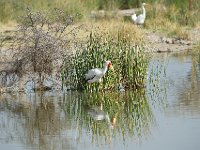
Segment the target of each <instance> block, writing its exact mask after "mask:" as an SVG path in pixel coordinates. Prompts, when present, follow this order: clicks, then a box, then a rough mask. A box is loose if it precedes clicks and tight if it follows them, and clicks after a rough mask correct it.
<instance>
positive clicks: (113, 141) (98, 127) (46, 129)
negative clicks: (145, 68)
mask: <svg viewBox="0 0 200 150" xmlns="http://www.w3.org/2000/svg"><path fill="white" fill-rule="evenodd" d="M198 57H199V56H198ZM198 57H197V56H193V55H190V56H188V55H182V56H176V55H170V56H169V55H165V56H162V57H156V58H153V59H152V61H151V62H150V64H149V74H148V75H149V76H148V80H147V86H146V89H144V90H139V91H135V92H133V91H129V92H128V91H126V92H123V93H121V92H117V93H109V92H108V93H84V92H83V93H78V92H68V93H55V92H53V91H50V92H45V93H28V94H24V93H4V94H1V95H0V135H1V137H0V143H1V144H0V145H1V148H2V149H15V148H16V147H18V148H19V149H48V150H51V149H133V148H134V149H139V150H141V149H145V150H146V149H167V147H166V148H165V146H169V145H170V146H169V147H170V148H169V147H168V149H175V148H177V147H183V149H184V147H186V146H188V145H189V147H190V146H191V147H192V146H194V145H195V144H196V145H198V143H199V142H197V140H198V139H199V138H200V137H199V135H200V134H199V133H198V131H199V130H198V127H199V125H200V120H198V118H200V101H199V99H200V92H199V90H200V84H199V83H200V67H199V66H200V65H199V64H200V63H199V60H198ZM163 112H164V113H163ZM177 114H178V115H177ZM180 116H184V117H185V118H184V119H183V120H182V119H180ZM188 117H189V118H190V117H193V119H192V120H188ZM174 118H175V119H174ZM194 118H195V119H194ZM177 125H178V127H177ZM157 127H158V128H157ZM193 127H194V128H193ZM182 131H184V132H182ZM158 132H159V133H158ZM186 135H189V136H187V138H185V137H186ZM193 135H194V136H195V137H196V138H193ZM152 137H154V138H152ZM146 139H147V141H148V142H147V141H145V140H146ZM177 139H179V140H177ZM195 139H196V140H195ZM176 140H177V141H176ZM169 141H170V142H169ZM91 143H92V144H91ZM159 143H160V144H159ZM169 143H170V144H169ZM15 145H17V146H15ZM138 145H140V146H141V147H139V148H138ZM155 147H157V148H155Z"/></svg>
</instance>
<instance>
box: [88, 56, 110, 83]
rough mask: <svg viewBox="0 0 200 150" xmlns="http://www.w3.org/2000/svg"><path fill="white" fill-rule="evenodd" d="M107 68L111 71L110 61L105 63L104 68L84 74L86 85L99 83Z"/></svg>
mask: <svg viewBox="0 0 200 150" xmlns="http://www.w3.org/2000/svg"><path fill="white" fill-rule="evenodd" d="M108 68H110V69H111V70H113V66H112V63H111V61H109V60H107V61H105V65H104V68H94V69H91V70H89V71H88V73H87V74H85V80H86V82H87V83H94V82H101V79H102V77H103V76H104V75H105V74H106V72H107V70H108Z"/></svg>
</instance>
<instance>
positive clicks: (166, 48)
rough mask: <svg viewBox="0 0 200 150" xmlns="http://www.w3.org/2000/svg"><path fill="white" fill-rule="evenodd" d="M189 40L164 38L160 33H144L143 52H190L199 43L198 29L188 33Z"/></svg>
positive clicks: (199, 32)
mask: <svg viewBox="0 0 200 150" xmlns="http://www.w3.org/2000/svg"><path fill="white" fill-rule="evenodd" d="M188 32H189V34H190V38H189V39H187V40H186V39H180V38H174V37H166V36H165V35H163V34H161V33H156V32H151V31H146V32H145V37H144V38H145V48H146V49H145V50H146V52H155V53H161V52H184V51H189V50H192V49H193V48H194V47H195V46H196V45H197V44H198V43H199V42H200V29H192V30H189V31H188Z"/></svg>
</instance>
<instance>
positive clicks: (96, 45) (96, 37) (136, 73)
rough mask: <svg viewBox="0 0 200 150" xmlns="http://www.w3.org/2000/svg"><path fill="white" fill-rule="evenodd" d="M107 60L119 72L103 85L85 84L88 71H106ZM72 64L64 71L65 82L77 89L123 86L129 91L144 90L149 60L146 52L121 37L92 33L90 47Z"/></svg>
mask: <svg viewBox="0 0 200 150" xmlns="http://www.w3.org/2000/svg"><path fill="white" fill-rule="evenodd" d="M105 60H111V61H112V64H113V66H114V69H115V71H108V73H107V74H106V75H105V77H104V78H103V82H102V83H94V84H86V83H85V82H84V80H85V74H86V73H87V71H88V70H89V69H92V68H96V67H98V68H101V67H103V64H104V61H105ZM70 62H71V65H70V66H71V67H65V68H64V69H63V81H65V84H67V85H70V86H71V87H73V88H75V89H86V90H88V91H101V90H113V89H115V88H117V87H118V85H119V84H120V83H121V84H122V85H124V86H125V88H127V89H137V88H139V87H143V86H144V81H145V76H146V69H147V59H146V58H145V55H144V53H143V48H142V47H140V46H136V45H135V46H131V45H130V42H129V41H126V39H125V38H124V37H123V36H121V34H118V38H117V39H115V38H113V37H112V36H110V35H109V34H103V35H102V34H92V33H91V34H90V40H89V41H88V43H87V47H86V48H85V49H84V50H82V51H80V50H79V51H77V52H76V54H75V56H74V57H73V58H72V59H71V61H70ZM66 64H68V63H66ZM68 66H69V65H68ZM64 77H65V78H64Z"/></svg>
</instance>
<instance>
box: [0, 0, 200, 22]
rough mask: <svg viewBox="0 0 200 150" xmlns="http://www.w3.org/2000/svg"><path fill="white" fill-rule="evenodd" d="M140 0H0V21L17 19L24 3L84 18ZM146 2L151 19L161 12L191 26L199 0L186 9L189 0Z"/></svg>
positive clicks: (135, 4) (198, 10)
mask: <svg viewBox="0 0 200 150" xmlns="http://www.w3.org/2000/svg"><path fill="white" fill-rule="evenodd" d="M142 2H143V1H141V0H42V1H41V0H18V1H16V0H1V1H0V22H8V21H10V20H11V21H12V20H17V17H18V16H20V15H22V14H23V13H24V10H25V9H26V7H27V6H30V7H32V8H33V9H34V10H37V11H38V10H40V11H41V10H47V9H53V8H60V9H64V10H65V11H67V12H68V13H76V14H79V15H80V18H82V17H85V18H88V17H89V15H90V13H91V11H92V10H100V9H104V10H113V9H129V8H136V7H140V4H141V3H142ZM145 2H146V3H149V4H150V11H149V10H148V9H147V10H148V15H147V17H148V18H150V19H152V18H153V19H155V18H157V17H158V16H160V15H162V17H164V18H165V19H168V20H170V21H172V22H178V23H179V24H181V25H195V24H196V22H199V20H200V17H199V15H198V14H199V13H200V2H199V0H193V2H192V5H191V6H192V7H191V10H189V0H146V1H145Z"/></svg>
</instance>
